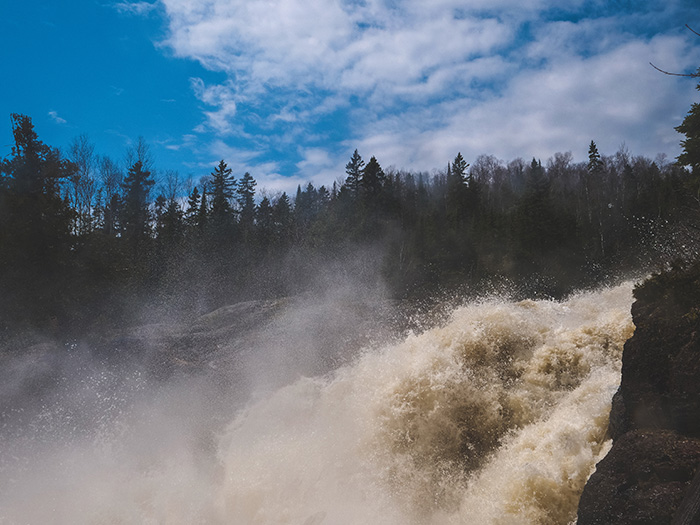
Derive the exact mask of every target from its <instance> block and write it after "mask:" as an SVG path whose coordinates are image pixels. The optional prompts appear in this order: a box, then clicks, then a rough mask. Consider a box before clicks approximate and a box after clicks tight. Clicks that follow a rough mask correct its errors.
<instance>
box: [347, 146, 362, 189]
mask: <svg viewBox="0 0 700 525" xmlns="http://www.w3.org/2000/svg"><path fill="white" fill-rule="evenodd" d="M364 165H365V161H364V160H362V157H361V156H360V154H359V153H358V152H357V150H355V152H354V153H353V154H352V157H351V158H350V162H348V163H347V164H346V165H345V173H346V174H347V178H346V179H345V187H346V188H347V189H348V191H349V193H350V196H351V198H352V199H355V198H357V196H358V194H359V192H360V181H361V180H362V169H363V167H364Z"/></svg>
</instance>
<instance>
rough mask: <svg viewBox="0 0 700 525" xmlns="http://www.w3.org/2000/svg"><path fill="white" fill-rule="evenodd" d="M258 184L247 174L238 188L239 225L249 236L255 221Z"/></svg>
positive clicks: (239, 182)
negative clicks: (256, 188) (256, 187)
mask: <svg viewBox="0 0 700 525" xmlns="http://www.w3.org/2000/svg"><path fill="white" fill-rule="evenodd" d="M256 185H257V183H256V182H255V179H254V178H253V177H252V176H251V174H250V173H248V172H246V173H245V174H244V175H243V177H242V178H241V180H240V181H238V187H237V188H236V194H237V200H238V206H239V224H240V225H241V227H242V228H243V230H244V231H245V232H247V233H248V234H249V233H250V231H251V230H252V228H253V223H254V221H255V186H256Z"/></svg>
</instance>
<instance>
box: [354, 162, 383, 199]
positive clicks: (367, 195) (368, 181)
mask: <svg viewBox="0 0 700 525" xmlns="http://www.w3.org/2000/svg"><path fill="white" fill-rule="evenodd" d="M385 179H386V176H385V175H384V171H383V170H382V167H381V166H380V165H379V162H377V159H376V157H372V158H371V159H369V162H368V163H367V165H366V166H365V167H364V169H363V170H362V179H361V180H360V188H361V189H362V196H363V198H364V199H365V201H366V202H371V203H372V204H374V205H376V204H378V201H379V197H380V195H381V193H382V188H383V187H384V182H385Z"/></svg>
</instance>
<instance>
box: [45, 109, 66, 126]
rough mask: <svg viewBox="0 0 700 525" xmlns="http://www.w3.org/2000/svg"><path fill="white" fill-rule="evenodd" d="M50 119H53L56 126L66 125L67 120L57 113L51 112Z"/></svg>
mask: <svg viewBox="0 0 700 525" xmlns="http://www.w3.org/2000/svg"><path fill="white" fill-rule="evenodd" d="M49 117H51V118H52V119H53V121H54V122H55V123H56V124H65V123H66V119H64V118H61V117H59V116H58V113H56V112H55V111H49Z"/></svg>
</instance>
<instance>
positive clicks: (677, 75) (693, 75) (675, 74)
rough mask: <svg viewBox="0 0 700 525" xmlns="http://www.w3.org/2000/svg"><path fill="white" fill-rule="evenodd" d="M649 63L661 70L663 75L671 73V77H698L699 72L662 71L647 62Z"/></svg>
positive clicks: (699, 75)
mask: <svg viewBox="0 0 700 525" xmlns="http://www.w3.org/2000/svg"><path fill="white" fill-rule="evenodd" d="M649 65H651V67H653V68H654V69H656V70H657V71H661V72H662V73H663V74H664V75H671V76H673V77H690V78H698V77H700V73H671V72H669V71H664V70H663V69H661V68H658V67H656V66H655V65H654V64H652V63H651V62H649Z"/></svg>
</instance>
